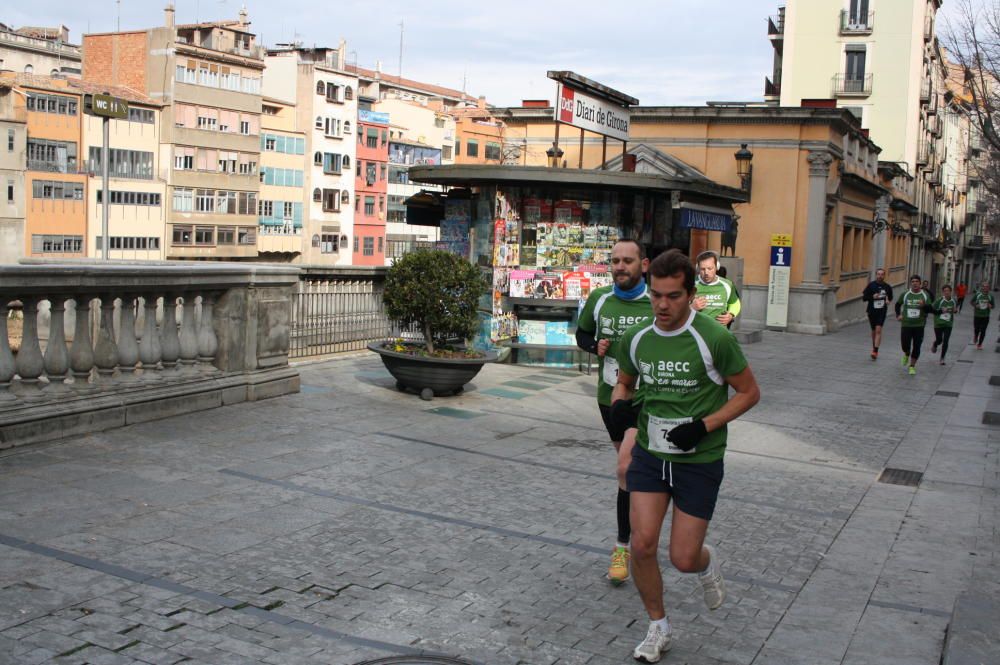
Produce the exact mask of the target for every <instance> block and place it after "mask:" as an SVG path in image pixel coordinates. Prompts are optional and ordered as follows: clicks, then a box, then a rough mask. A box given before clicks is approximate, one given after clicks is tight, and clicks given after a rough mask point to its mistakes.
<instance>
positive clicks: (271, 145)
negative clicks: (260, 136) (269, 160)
mask: <svg viewBox="0 0 1000 665" xmlns="http://www.w3.org/2000/svg"><path fill="white" fill-rule="evenodd" d="M277 144H278V142H277V139H275V138H274V137H273V136H266V137H264V150H266V151H268V152H274V150H275V147H276V146H277Z"/></svg>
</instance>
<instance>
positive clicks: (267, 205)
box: [260, 199, 274, 217]
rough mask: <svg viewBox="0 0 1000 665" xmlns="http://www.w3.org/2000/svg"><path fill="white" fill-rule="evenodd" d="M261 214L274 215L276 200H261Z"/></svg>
mask: <svg viewBox="0 0 1000 665" xmlns="http://www.w3.org/2000/svg"><path fill="white" fill-rule="evenodd" d="M260 216H261V217H274V201H264V200H263V199H262V200H261V202H260Z"/></svg>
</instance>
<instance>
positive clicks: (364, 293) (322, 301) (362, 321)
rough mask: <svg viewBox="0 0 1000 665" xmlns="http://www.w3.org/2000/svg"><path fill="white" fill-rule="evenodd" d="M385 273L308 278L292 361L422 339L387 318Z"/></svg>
mask: <svg viewBox="0 0 1000 665" xmlns="http://www.w3.org/2000/svg"><path fill="white" fill-rule="evenodd" d="M384 283H385V273H384V271H381V272H378V273H375V274H369V275H359V276H352V275H349V274H347V275H344V274H334V275H326V276H310V275H307V276H304V277H303V279H302V281H300V282H299V286H298V289H297V291H296V293H295V294H294V295H293V298H292V329H291V340H290V345H289V357H290V358H308V357H311V356H322V355H328V354H332V353H343V352H345V351H360V350H363V349H364V348H365V346H366V345H367V344H368V343H369V342H374V341H378V340H384V339H388V338H390V337H403V338H406V339H419V338H420V335H419V333H417V332H416V331H415V330H409V329H401V328H400V327H399V326H397V325H395V324H394V323H393V322H392V321H390V320H389V318H388V317H387V316H386V314H385V306H384V305H383V304H382V290H383V285H384Z"/></svg>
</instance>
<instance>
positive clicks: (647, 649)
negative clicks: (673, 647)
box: [632, 623, 673, 663]
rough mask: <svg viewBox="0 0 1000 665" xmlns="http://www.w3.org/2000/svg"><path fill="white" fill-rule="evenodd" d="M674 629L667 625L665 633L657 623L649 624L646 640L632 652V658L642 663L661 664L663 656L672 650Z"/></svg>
mask: <svg viewBox="0 0 1000 665" xmlns="http://www.w3.org/2000/svg"><path fill="white" fill-rule="evenodd" d="M672 632H673V628H671V627H670V625H669V624H668V625H667V631H666V632H664V631H663V629H662V628H660V627H659V626H657V625H656V624H655V623H650V624H649V630H648V631H646V639H644V640H643V641H642V643H641V644H640V645H639V646H637V647H636V648H635V650H634V651H633V652H632V657H633V658H635V659H636V660H638V661H639V662H640V663H656V662H659V660H660V658H662V657H663V654H664V653H666V652H667V651H668V650H669V649H670V639H671V633H672Z"/></svg>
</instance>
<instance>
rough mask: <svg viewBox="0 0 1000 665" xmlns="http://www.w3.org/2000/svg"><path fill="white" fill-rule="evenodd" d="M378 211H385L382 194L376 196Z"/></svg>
mask: <svg viewBox="0 0 1000 665" xmlns="http://www.w3.org/2000/svg"><path fill="white" fill-rule="evenodd" d="M378 211H379V212H385V197H384V196H379V197H378Z"/></svg>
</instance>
